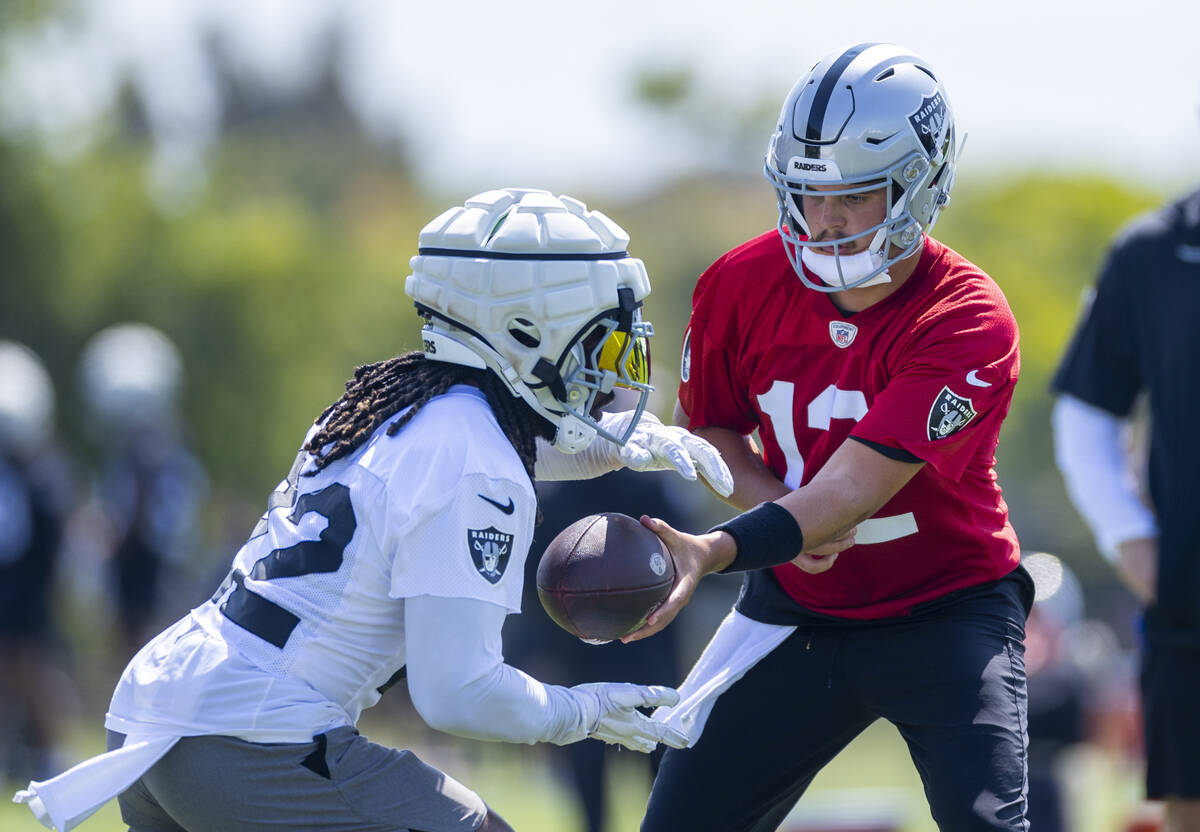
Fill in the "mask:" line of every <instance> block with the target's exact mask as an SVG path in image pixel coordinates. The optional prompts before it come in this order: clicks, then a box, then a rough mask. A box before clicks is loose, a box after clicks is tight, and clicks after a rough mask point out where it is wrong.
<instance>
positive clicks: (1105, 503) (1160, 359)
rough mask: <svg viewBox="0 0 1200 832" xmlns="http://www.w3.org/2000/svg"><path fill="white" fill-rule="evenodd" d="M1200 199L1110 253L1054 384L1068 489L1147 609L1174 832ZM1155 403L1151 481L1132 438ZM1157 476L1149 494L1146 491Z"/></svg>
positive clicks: (1191, 677)
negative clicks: (1135, 422) (1136, 423)
mask: <svg viewBox="0 0 1200 832" xmlns="http://www.w3.org/2000/svg"><path fill="white" fill-rule="evenodd" d="M1197 308H1200V190H1198V191H1194V192H1192V193H1191V194H1189V195H1187V196H1185V197H1183V198H1181V199H1179V200H1177V201H1175V202H1172V203H1170V204H1169V205H1166V206H1164V207H1162V208H1160V209H1158V210H1156V211H1154V212H1152V213H1149V214H1147V215H1144V216H1141V217H1139V218H1137V219H1136V220H1134V221H1133V222H1132V223H1131V224H1129V225H1128V226H1127V227H1126V228H1125V229H1124V230H1123V231H1122V232H1121V233H1120V235H1119V236H1118V237H1117V238H1116V240H1115V241H1114V243H1113V244H1112V245H1111V247H1110V249H1109V252H1108V256H1107V259H1106V260H1105V262H1104V265H1103V267H1102V268H1101V270H1100V274H1099V278H1098V279H1097V281H1096V284H1095V287H1094V288H1093V289H1090V290H1089V291H1088V293H1087V295H1086V296H1085V304H1084V309H1083V314H1082V318H1081V320H1080V321H1079V323H1078V326H1077V328H1076V330H1075V333H1074V336H1073V337H1072V339H1071V341H1070V343H1069V345H1068V347H1067V350H1066V352H1065V354H1064V355H1063V358H1062V363H1061V364H1060V366H1059V368H1058V372H1057V374H1056V375H1055V377H1054V380H1053V382H1052V387H1053V390H1054V392H1056V393H1057V394H1058V399H1057V401H1056V402H1055V405H1054V412H1053V429H1054V438H1055V453H1056V459H1057V462H1058V467H1059V469H1060V470H1061V471H1062V474H1063V479H1064V481H1065V483H1066V487H1067V492H1068V494H1069V495H1070V497H1071V499H1072V501H1073V502H1074V504H1075V506H1076V508H1077V509H1078V510H1079V513H1080V514H1081V515H1082V516H1083V518H1084V520H1085V521H1086V522H1087V524H1088V526H1089V527H1090V529H1091V531H1092V533H1093V535H1094V536H1095V538H1096V545H1097V548H1098V549H1099V551H1100V552H1101V553H1102V554H1103V555H1104V557H1105V558H1107V559H1108V560H1109V562H1111V563H1112V564H1113V566H1114V568H1115V569H1116V571H1117V573H1118V574H1119V575H1120V577H1121V579H1122V580H1123V581H1124V583H1125V585H1126V586H1128V588H1129V589H1130V591H1131V592H1132V593H1133V594H1134V595H1136V596H1137V598H1138V599H1139V600H1140V601H1141V603H1142V604H1144V605H1145V611H1144V615H1143V617H1142V632H1141V633H1140V636H1141V638H1140V642H1141V648H1142V655H1141V659H1142V670H1141V692H1142V703H1143V726H1144V732H1145V746H1146V797H1147V798H1148V799H1150V800H1154V801H1165V806H1166V829H1167V830H1169V832H1197V830H1200V710H1198V709H1197V708H1196V703H1197V702H1200V511H1198V510H1197V508H1196V506H1197V502H1198V501H1200V487H1198V486H1197V477H1196V472H1197V470H1200V431H1198V430H1197V429H1196V426H1197V415H1198V414H1200V328H1197V326H1196V324H1195V320H1194V318H1193V315H1192V313H1193V311H1194V310H1195V309H1197ZM1143 396H1144V397H1145V398H1146V399H1148V402H1149V417H1148V420H1149V421H1148V434H1149V448H1150V451H1149V471H1148V476H1147V477H1143V474H1144V473H1145V472H1143V471H1142V470H1141V467H1140V466H1139V465H1138V464H1137V463H1136V462H1135V461H1134V460H1135V458H1136V457H1135V455H1134V454H1132V453H1131V452H1130V448H1129V447H1128V446H1127V443H1126V441H1125V429H1126V428H1127V427H1128V426H1129V425H1130V423H1131V420H1132V417H1133V414H1134V412H1135V405H1136V404H1137V403H1138V402H1139V401H1140V399H1141V398H1142V397H1143ZM1145 479H1148V485H1149V488H1148V489H1141V488H1139V483H1141V482H1142V481H1143V480H1145Z"/></svg>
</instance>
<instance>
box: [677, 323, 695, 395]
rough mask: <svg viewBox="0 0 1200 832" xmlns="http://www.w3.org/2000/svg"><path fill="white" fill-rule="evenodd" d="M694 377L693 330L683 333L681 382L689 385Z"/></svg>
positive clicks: (688, 329)
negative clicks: (689, 381)
mask: <svg viewBox="0 0 1200 832" xmlns="http://www.w3.org/2000/svg"><path fill="white" fill-rule="evenodd" d="M691 377H692V328H691V327H690V326H689V327H688V328H687V332H685V333H683V358H681V359H680V360H679V380H680V381H682V382H683V383H684V384H687V382H688V380H689V379H691Z"/></svg>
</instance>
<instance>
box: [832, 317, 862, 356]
mask: <svg viewBox="0 0 1200 832" xmlns="http://www.w3.org/2000/svg"><path fill="white" fill-rule="evenodd" d="M857 334H858V327H856V326H855V325H854V324H848V323H846V322H845V321H830V322H829V337H830V338H832V339H833V344H834V346H836V347H837V348H838V349H842V350H844V349H846V347H848V346H850V345H851V344H853V343H854V336H855V335H857Z"/></svg>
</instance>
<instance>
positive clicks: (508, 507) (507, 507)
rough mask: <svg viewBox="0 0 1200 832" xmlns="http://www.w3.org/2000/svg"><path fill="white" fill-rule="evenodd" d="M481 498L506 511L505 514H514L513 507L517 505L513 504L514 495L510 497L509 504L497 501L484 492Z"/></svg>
mask: <svg viewBox="0 0 1200 832" xmlns="http://www.w3.org/2000/svg"><path fill="white" fill-rule="evenodd" d="M479 499H481V500H483V501H484V502H488V503H491V504H492V505H494V506H495V507H496V508H498V509H500V510H501V511H502V512H504V513H505V514H512V513H513V509H515V508H516V506H515V505H514V504H513V498H512V497H509V498H508V505H505V504H504V503H501V502H497V501H496V500H493V499H492V498H491V497H484V496H483V495H482V494H480V495H479Z"/></svg>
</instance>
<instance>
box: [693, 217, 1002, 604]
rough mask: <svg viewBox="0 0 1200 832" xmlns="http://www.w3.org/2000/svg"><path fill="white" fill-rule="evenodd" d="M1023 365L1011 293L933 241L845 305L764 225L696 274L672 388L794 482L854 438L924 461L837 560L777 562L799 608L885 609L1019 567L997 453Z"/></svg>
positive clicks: (704, 423)
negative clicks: (817, 286)
mask: <svg viewBox="0 0 1200 832" xmlns="http://www.w3.org/2000/svg"><path fill="white" fill-rule="evenodd" d="M1019 367H1020V357H1019V353H1018V349H1017V324H1016V320H1015V319H1014V318H1013V315H1012V311H1011V310H1010V309H1009V307H1008V302H1007V301H1006V300H1005V298H1004V295H1003V293H1002V292H1001V291H1000V289H999V287H998V286H996V284H995V283H994V282H993V281H992V280H991V278H989V277H988V276H987V275H986V274H984V273H983V272H982V271H981V270H980V269H979V268H978V267H977V266H975V265H974V264H972V263H970V262H969V261H967V260H966V259H965V258H963V257H962V256H961V255H959V254H957V253H956V252H954V251H953V250H951V249H950V248H947V247H946V246H944V245H942V244H941V243H939V242H937V241H936V240H933V239H928V238H927V239H926V241H925V247H924V250H923V252H922V254H921V258H920V262H919V263H918V265H917V267H916V270H915V271H914V273H913V274H912V276H911V277H910V278H909V279H908V281H907V282H906V283H905V284H904V285H903V286H901V287H900V289H898V290H897V291H896V292H894V293H893V294H891V295H889V296H888V297H887V298H886V299H884V300H883V301H880V302H879V303H876V304H875V305H873V306H871V307H869V308H867V309H865V310H863V311H861V312H857V313H854V314H852V315H846V314H843V313H842V312H839V311H838V309H837V307H836V306H834V304H833V302H832V300H831V299H830V297H829V295H827V294H824V293H821V292H816V291H813V290H811V289H808V288H807V287H805V286H804V284H803V283H802V282H801V281H800V279H799V278H797V277H796V274H795V272H794V271H793V269H792V265H791V263H790V262H789V261H788V259H787V257H786V255H785V253H784V249H783V244H782V242H781V240H780V239H779V235H778V233H777V232H775V231H771V232H768V233H766V234H763V235H762V236H760V237H757V238H755V239H753V240H751V241H749V242H747V243H745V244H744V245H742V246H739V247H738V248H736V249H734V250H732V251H730V252H729V253H727V254H726V255H724V256H723V257H722V258H721V259H720V260H718V261H717V262H716V263H714V264H713V265H712V266H711V267H710V268H709V269H708V270H707V271H706V272H705V273H704V274H703V275H702V276H701V277H700V280H699V282H698V283H697V285H696V289H695V292H694V294H693V297H692V317H691V321H690V323H689V326H688V331H687V335H686V336H685V338H684V345H683V364H682V367H681V378H682V382H681V384H680V387H679V400H680V403H681V404H682V405H683V408H684V410H686V411H687V413H688V414H689V417H690V419H689V424H688V426H689V428H691V429H693V430H694V429H696V428H703V427H724V428H730V429H732V430H737V431H739V432H741V433H742V434H743V435H748V434H750V433H751V432H752V431H754V430H755V429H758V431H759V437H760V439H761V440H762V444H763V454H764V458H765V461H766V463H767V465H768V466H769V467H770V469H771V470H772V471H773V472H774V473H775V475H776V476H778V477H779V479H780V480H782V481H783V482H784V483H785V484H786V485H788V486H789V487H791V488H797V487H799V486H801V485H804V484H805V483H807V482H808V481H809V480H811V479H812V478H813V476H814V475H815V474H816V473H817V471H819V470H820V469H821V466H822V465H824V464H825V462H826V461H827V460H828V459H829V457H830V456H832V454H833V452H834V451H835V450H837V448H838V446H839V445H841V444H842V443H843V442H845V441H846V440H847V437H850V436H854V437H857V438H859V439H862V440H865V441H867V442H869V443H874V444H876V445H881V446H886V447H887V448H893V449H896V450H897V455H898V456H899V457H901V458H911V457H909V456H908V455H911V456H912V457H916V458H918V459H920V460H923V461H924V462H925V463H926V464H925V466H924V467H922V468H921V470H920V471H919V472H918V473H917V474H916V476H915V477H913V479H912V480H910V481H909V482H908V484H907V485H905V486H904V488H902V489H901V490H900V491H899V493H897V494H896V496H895V497H893V498H892V499H891V500H890V501H889V502H888V503H887V504H886V505H885V506H884V507H883V508H882V509H880V511H879V512H878V513H877V514H876V515H875V516H874V517H873V518H871V519H870V520H867V521H864V522H863V523H861V524H860V525H859V527H858V529H859V532H858V536H857V542H856V544H855V545H854V546H853V547H851V548H850V549H847V550H846V551H844V552H842V553H841V554H840V555H839V557H838V561H837V563H836V564H835V565H834V566H833V568H832V569H829V570H828V571H826V572H823V573H821V574H819V575H810V574H808V573H807V572H804V571H803V570H801V569H800V568H799V567H797V566H795V565H793V564H790V563H787V564H783V565H782V566H777V567H774V573H775V576H776V578H777V579H778V581H779V583H780V585H781V586H782V587H783V589H784V591H785V592H787V594H788V595H790V596H791V597H792V598H793V599H795V601H796V602H797V603H798V604H799V605H801V606H802V607H804V608H806V609H809V610H813V611H815V612H819V613H823V614H826V615H832V616H840V617H844V618H852V619H875V618H886V617H891V616H897V615H905V614H907V613H908V612H909V611H910V610H911V609H912V607H913V606H914V605H916V604H920V603H922V602H925V601H930V600H933V599H936V598H940V597H942V596H943V595H945V594H946V593H948V592H952V591H954V590H956V589H960V588H963V587H968V586H974V585H977V584H981V583H984V582H987V581H993V580H996V579H998V578H1000V577H1003V576H1004V575H1006V574H1008V573H1009V572H1010V571H1012V570H1013V569H1014V568H1016V566H1017V564H1018V562H1019V560H1020V554H1019V548H1018V544H1017V537H1016V533H1015V532H1014V531H1013V528H1012V526H1011V525H1010V524H1009V522H1008V506H1007V505H1005V503H1004V499H1003V497H1002V495H1001V493H1000V487H999V485H998V484H997V481H996V472H995V451H996V444H997V439H998V436H999V433H1000V425H1001V423H1002V422H1003V420H1004V417H1005V415H1006V414H1007V413H1008V407H1009V403H1010V402H1011V400H1012V393H1013V388H1014V386H1015V385H1016V381H1017V375H1018V370H1019Z"/></svg>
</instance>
